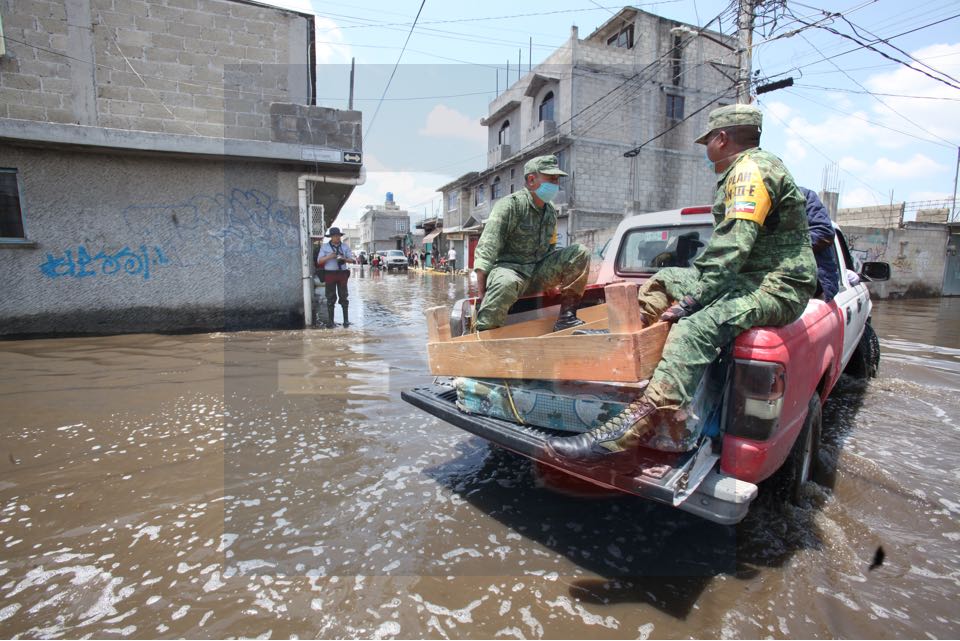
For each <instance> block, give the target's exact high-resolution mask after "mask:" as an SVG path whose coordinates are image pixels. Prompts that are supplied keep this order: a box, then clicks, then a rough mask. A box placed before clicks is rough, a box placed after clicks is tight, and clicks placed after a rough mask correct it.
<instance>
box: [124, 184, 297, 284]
mask: <svg viewBox="0 0 960 641" xmlns="http://www.w3.org/2000/svg"><path fill="white" fill-rule="evenodd" d="M123 218H124V221H125V223H126V225H127V228H128V229H129V230H130V232H131V233H134V234H137V235H138V236H140V237H141V238H145V239H146V240H147V241H148V242H149V243H151V244H155V245H158V246H160V247H163V249H164V251H165V252H166V254H167V255H168V256H169V257H170V260H171V262H172V263H173V264H174V265H175V266H178V267H190V266H196V265H203V264H211V263H220V264H222V263H223V262H224V260H225V259H231V258H233V257H238V258H242V259H246V260H250V259H254V258H255V261H252V262H255V263H256V264H263V263H278V262H281V263H282V262H287V261H289V259H290V253H291V252H298V251H299V247H300V224H299V216H298V214H297V209H296V208H295V207H291V206H289V205H285V204H283V203H282V202H281V201H279V200H277V199H276V198H274V197H272V196H270V195H269V194H267V193H265V192H262V191H259V190H256V189H254V190H242V189H233V190H231V191H230V192H229V193H221V194H214V195H198V196H193V197H191V198H189V199H187V200H184V201H180V202H174V203H158V204H147V205H132V206H130V207H127V208H126V209H125V210H124V211H123ZM237 262H238V263H239V264H243V263H244V261H243V260H240V261H237Z"/></svg>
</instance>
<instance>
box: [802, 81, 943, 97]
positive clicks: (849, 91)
mask: <svg viewBox="0 0 960 641" xmlns="http://www.w3.org/2000/svg"><path fill="white" fill-rule="evenodd" d="M793 86H794V88H800V89H817V90H819V91H836V92H841V93H854V94H860V95H865V94H873V95H874V96H886V97H888V98H911V99H914V100H948V101H951V102H960V98H947V97H946V96H913V95H909V94H903V93H881V92H879V91H857V90H856V89H845V88H843V87H823V86H820V85H807V84H800V83H794V84H793Z"/></svg>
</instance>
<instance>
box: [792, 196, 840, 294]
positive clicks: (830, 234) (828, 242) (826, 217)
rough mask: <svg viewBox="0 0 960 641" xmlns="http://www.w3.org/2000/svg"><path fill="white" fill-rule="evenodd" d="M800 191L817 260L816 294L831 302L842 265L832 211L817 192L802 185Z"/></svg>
mask: <svg viewBox="0 0 960 641" xmlns="http://www.w3.org/2000/svg"><path fill="white" fill-rule="evenodd" d="M800 191H801V192H802V193H803V196H804V198H806V201H807V224H808V225H809V226H810V245H811V247H813V257H814V259H816V261H817V291H816V293H815V294H814V296H816V297H817V298H821V299H823V300H825V301H827V302H828V303H829V302H830V301H832V300H833V297H834V296H836V295H837V290H838V289H839V288H840V266H839V265H837V254H836V252H835V251H834V249H833V240H834V238H835V237H836V235H837V233H836V232H835V231H834V230H833V222H831V220H830V212H828V211H827V207H826V206H825V205H824V204H823V201H822V200H820V196H818V195H817V192H815V191H813V190H812V189H807V188H806V187H800Z"/></svg>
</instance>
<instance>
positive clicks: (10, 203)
mask: <svg viewBox="0 0 960 641" xmlns="http://www.w3.org/2000/svg"><path fill="white" fill-rule="evenodd" d="M0 238H15V239H23V238H26V234H24V232H23V211H22V210H21V208H20V186H19V181H18V180H17V170H16V169H0Z"/></svg>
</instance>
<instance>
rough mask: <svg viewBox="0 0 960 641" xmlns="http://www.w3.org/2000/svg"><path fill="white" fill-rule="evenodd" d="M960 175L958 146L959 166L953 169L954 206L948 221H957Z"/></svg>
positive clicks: (959, 162)
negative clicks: (958, 180) (959, 179)
mask: <svg viewBox="0 0 960 641" xmlns="http://www.w3.org/2000/svg"><path fill="white" fill-rule="evenodd" d="M958 176H960V147H957V168H956V169H954V171H953V206H952V207H951V208H950V217H949V219H948V220H947V222H950V223H953V222H957V220H956V219H957V177H958Z"/></svg>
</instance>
